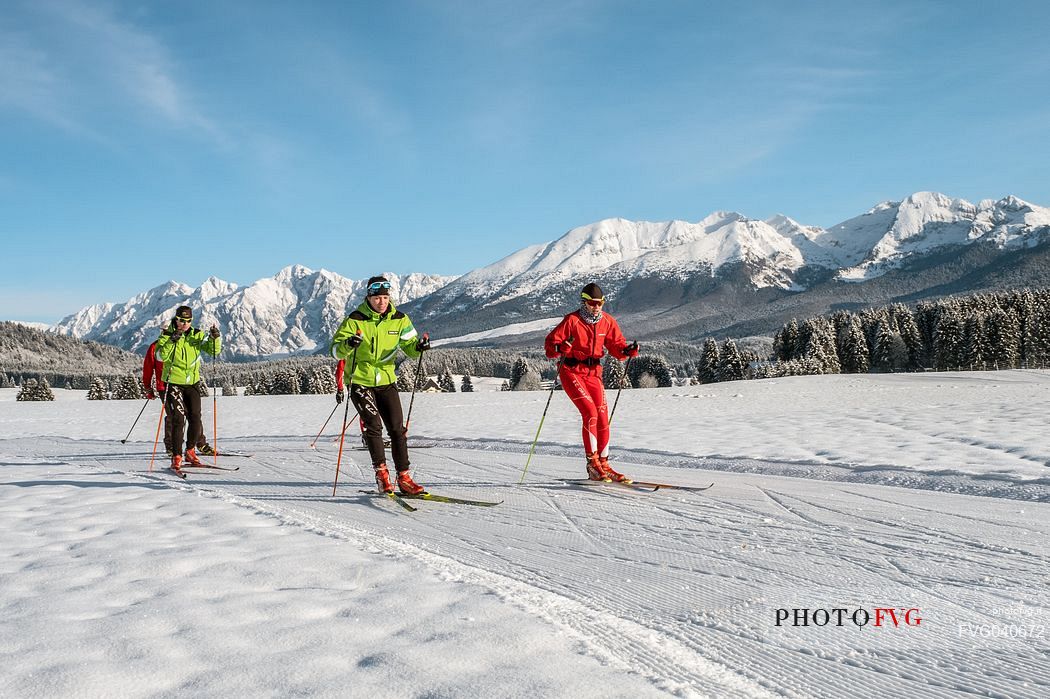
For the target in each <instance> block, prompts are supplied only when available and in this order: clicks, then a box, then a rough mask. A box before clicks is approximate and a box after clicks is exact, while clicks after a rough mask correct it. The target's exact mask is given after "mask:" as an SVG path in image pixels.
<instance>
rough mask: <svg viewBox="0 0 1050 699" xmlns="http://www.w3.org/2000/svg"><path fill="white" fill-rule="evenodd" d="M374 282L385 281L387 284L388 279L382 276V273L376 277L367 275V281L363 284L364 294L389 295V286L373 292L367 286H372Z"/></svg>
mask: <svg viewBox="0 0 1050 699" xmlns="http://www.w3.org/2000/svg"><path fill="white" fill-rule="evenodd" d="M376 282H386V283H387V284H389V283H390V280H389V279H387V278H386V277H384V276H382V275H380V276H378V277H369V278H368V283H367V284H365V296H389V295H390V289H389V288H386V289H379V290H378V291H376V292H374V293H373V292H372V291H371V290H370V289H369V288H368V287H370V286H372V285H373V284H375V283H376Z"/></svg>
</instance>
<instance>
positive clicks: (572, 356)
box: [543, 311, 627, 456]
mask: <svg viewBox="0 0 1050 699" xmlns="http://www.w3.org/2000/svg"><path fill="white" fill-rule="evenodd" d="M566 342H571V343H572V347H571V348H569V351H568V352H565V349H564V345H565V343H566ZM626 347H627V340H625V339H624V337H623V333H622V332H620V326H619V324H618V323H617V322H616V319H615V318H613V317H612V316H611V315H609V314H608V313H602V316H601V318H599V319H598V322H597V323H594V324H591V323H588V322H587V321H585V320H584V319H583V318H582V317H581V316H580V311H573V312H572V313H570V314H569V315H567V316H565V317H564V318H562V320H561V322H560V323H558V326H557V327H556V328H554V330H551V332H550V334H549V335H547V340H546V342H544V346H543V348H544V350H545V351H546V353H547V356H548V357H550V358H551V359H554V358H555V357H562V360H561V361H560V362H559V363H558V378H560V379H561V385H562V388H563V389H564V390H565V395H567V396H568V397H569V398H570V399H571V400H572V402H573V403H574V404H575V405H576V409H577V410H579V411H580V415H582V416H583V448H584V449H585V450H586V451H587V454H595V453H597V454H598V455H599V456H608V455H609V406H608V405H607V404H606V402H605V387H604V386H603V385H602V364H601V360H602V356H603V355H604V354H605V350H609V354H611V355H612V356H614V357H616V358H617V359H619V360H624V359H626V358H627V354H626V353H625V351H624V350H625V348H626Z"/></svg>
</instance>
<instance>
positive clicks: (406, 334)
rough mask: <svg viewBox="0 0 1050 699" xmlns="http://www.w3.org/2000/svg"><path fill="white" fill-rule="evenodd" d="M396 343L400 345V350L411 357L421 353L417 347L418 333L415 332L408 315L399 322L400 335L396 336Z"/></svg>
mask: <svg viewBox="0 0 1050 699" xmlns="http://www.w3.org/2000/svg"><path fill="white" fill-rule="evenodd" d="M397 344H398V346H399V347H401V351H402V352H404V353H405V354H406V355H408V356H409V357H411V358H412V359H415V358H416V357H418V356H419V355H420V354H422V352H421V351H420V350H419V348H418V347H417V345H418V344H419V333H417V332H416V329H415V327H413V325H412V321H411V320H409V319H408V316H405V320H404V321H403V322H402V324H401V336H400V337H399V338H398V340H397Z"/></svg>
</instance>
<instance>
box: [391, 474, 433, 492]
mask: <svg viewBox="0 0 1050 699" xmlns="http://www.w3.org/2000/svg"><path fill="white" fill-rule="evenodd" d="M397 487H398V490H400V491H401V494H402V495H419V494H420V493H423V492H426V491H424V490H423V486H421V485H420V484H419V483H416V482H415V481H414V480H412V476H411V474H409V472H408V469H405V470H404V471H398V472H397Z"/></svg>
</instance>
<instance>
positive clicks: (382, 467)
mask: <svg viewBox="0 0 1050 699" xmlns="http://www.w3.org/2000/svg"><path fill="white" fill-rule="evenodd" d="M375 468H376V487H377V488H379V492H380V493H392V492H394V484H393V483H391V482H390V471H387V470H386V464H379V465H378V466H376V467H375Z"/></svg>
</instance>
